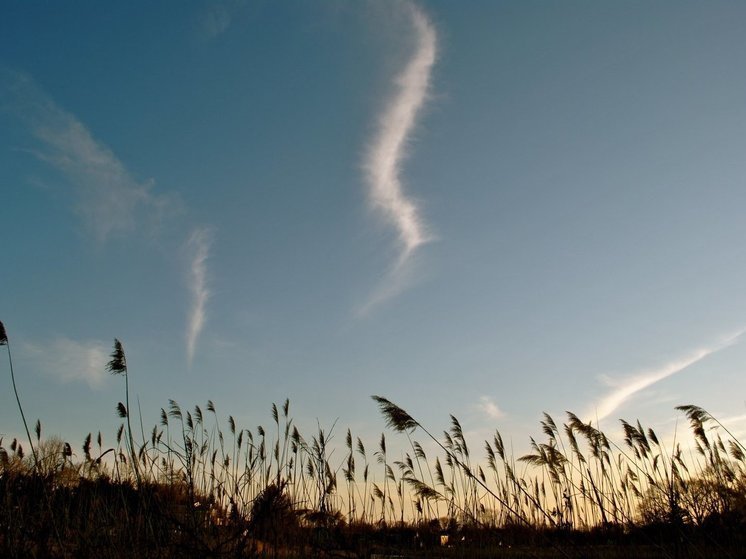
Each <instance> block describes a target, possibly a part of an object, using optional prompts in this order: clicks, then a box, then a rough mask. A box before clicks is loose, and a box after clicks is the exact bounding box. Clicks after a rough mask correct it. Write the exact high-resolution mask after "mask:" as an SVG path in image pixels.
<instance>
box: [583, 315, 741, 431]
mask: <svg viewBox="0 0 746 559" xmlns="http://www.w3.org/2000/svg"><path fill="white" fill-rule="evenodd" d="M744 332H746V329H743V330H739V331H738V332H736V333H735V334H732V335H731V336H728V337H726V338H724V339H722V340H720V341H719V342H718V343H716V344H714V345H712V346H710V347H705V348H700V349H697V350H695V351H693V352H692V353H690V354H689V355H686V356H684V357H681V358H679V359H675V360H673V361H671V362H669V363H666V364H665V365H663V366H662V367H659V368H657V369H654V370H652V371H646V372H644V373H642V374H639V375H635V376H633V377H630V378H627V379H623V380H621V381H619V383H618V386H617V387H616V389H615V390H613V391H612V392H611V393H609V394H607V395H606V396H605V397H604V398H603V399H602V400H601V401H600V402H599V403H598V405H597V406H596V410H594V411H595V414H594V413H592V412H591V413H589V414H588V417H596V418H597V420H598V421H601V420H602V419H605V418H607V417H609V416H610V415H611V414H612V413H614V411H615V410H616V409H617V408H619V407H620V406H621V405H622V404H624V403H625V402H627V401H628V400H629V399H630V398H631V397H632V396H634V395H635V394H636V393H637V392H639V391H641V390H644V389H645V388H647V387H648V386H651V385H653V384H655V383H656V382H659V381H661V380H663V379H665V378H668V377H670V376H672V375H675V374H676V373H679V372H681V371H683V370H684V369H686V368H688V367H690V366H692V365H694V364H695V363H697V362H699V361H702V359H704V358H705V357H707V356H709V355H712V354H713V353H717V352H718V351H720V350H722V349H725V348H726V347H728V346H731V345H733V344H734V343H736V341H737V340H738V338H739V337H741V335H743V334H744Z"/></svg>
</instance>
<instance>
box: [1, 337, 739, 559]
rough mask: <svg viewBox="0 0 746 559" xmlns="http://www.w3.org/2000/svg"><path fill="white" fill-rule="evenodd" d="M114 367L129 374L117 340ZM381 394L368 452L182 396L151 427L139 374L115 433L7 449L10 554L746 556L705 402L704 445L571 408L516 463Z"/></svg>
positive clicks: (698, 434)
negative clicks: (139, 410)
mask: <svg viewBox="0 0 746 559" xmlns="http://www.w3.org/2000/svg"><path fill="white" fill-rule="evenodd" d="M0 326H1V323H0ZM0 334H2V336H0V341H2V343H3V345H7V343H8V342H7V335H6V334H5V331H4V328H3V329H2V332H0ZM8 356H9V361H10V363H11V367H12V359H11V358H10V354H8ZM109 370H110V371H111V372H112V373H113V374H116V375H121V376H124V377H125V380H127V375H128V374H129V371H128V370H127V366H126V357H125V354H124V350H123V348H122V345H121V343H120V342H119V341H116V342H115V348H114V351H113V353H112V359H111V361H110V363H109ZM373 399H374V401H375V403H376V404H377V405H378V406H379V409H380V411H381V414H382V416H383V418H384V420H385V422H386V424H387V426H388V428H389V429H390V431H389V432H388V433H382V434H381V436H380V438H378V439H377V440H376V441H375V443H373V444H369V445H366V444H365V443H364V441H363V440H362V439H361V438H360V437H356V436H354V433H352V432H351V431H350V430H349V429H347V430H344V431H343V430H342V429H339V428H338V427H337V426H336V425H331V426H330V427H328V428H324V427H322V426H321V425H318V426H317V428H316V429H315V430H314V431H313V432H312V433H311V434H310V435H302V434H301V432H300V431H299V429H298V427H297V426H296V425H295V424H294V421H293V418H292V414H291V407H290V402H289V401H288V400H286V401H285V402H284V403H283V404H282V405H280V406H278V405H276V404H272V406H271V407H270V414H271V421H269V422H268V423H267V425H266V427H265V426H259V427H256V428H254V429H250V428H245V427H242V426H240V425H238V424H237V422H236V421H235V419H234V418H233V417H232V416H230V415H227V416H226V415H222V414H221V413H220V412H219V411H218V409H217V408H216V406H215V404H214V403H213V402H211V401H208V402H207V403H206V405H204V407H202V406H199V405H196V406H194V407H189V408H185V407H183V406H182V405H180V404H179V403H178V402H175V401H169V403H168V405H167V406H165V407H164V408H162V409H161V410H160V421H159V423H158V424H156V425H154V426H152V427H151V428H150V429H149V430H147V431H146V430H145V428H144V426H143V424H142V419H141V418H140V417H133V416H131V414H130V408H129V383H128V382H125V398H124V400H125V401H124V402H120V403H118V404H117V405H116V413H117V415H118V417H119V418H120V419H121V424H120V426H119V428H118V429H117V431H116V433H115V434H114V436H113V438H112V440H111V441H109V440H107V439H105V438H104V436H103V435H102V434H101V433H100V432H97V433H96V435H95V436H94V435H93V433H90V434H88V435H86V436H85V437H84V439H83V442H82V444H81V445H80V447H79V448H80V450H81V451H82V453H80V454H79V453H78V452H77V449H74V447H73V445H71V444H69V443H68V442H65V441H62V440H60V439H57V438H55V437H45V436H43V426H42V425H41V423H40V422H38V421H37V422H36V424H35V426H34V429H33V431H34V432H33V434H31V430H29V429H27V433H28V440H27V441H20V440H11V441H4V440H2V439H0V556H7V557H47V556H49V557H73V556H74V557H94V556H95V557H124V556H132V555H139V556H143V557H259V556H265V557H268V556H272V557H279V556H283V557H311V556H342V557H369V556H370V555H371V554H374V553H379V554H383V555H385V554H394V553H396V554H400V555H401V554H407V555H411V556H428V557H432V556H438V557H495V556H505V557H561V556H564V557H616V556H627V555H628V554H629V553H631V552H630V549H634V553H635V554H636V555H638V556H639V557H647V556H649V557H684V556H686V557H690V556H691V557H699V556H702V557H709V556H713V555H717V556H723V557H742V556H744V551H743V549H744V546H743V543H744V539H745V538H744V535H743V534H744V533H745V532H746V531H745V530H744V528H745V527H746V447H744V445H743V444H742V443H741V442H740V441H739V440H738V439H737V438H736V437H734V436H733V434H732V433H730V432H729V431H728V430H727V429H726V428H725V426H724V425H722V424H721V423H720V422H719V421H718V420H717V419H716V418H715V417H712V416H711V415H710V414H709V413H708V412H706V411H705V410H703V409H701V408H699V407H697V406H693V405H686V406H680V407H679V408H678V410H679V411H680V412H681V413H683V414H684V415H685V416H686V418H687V420H688V422H689V427H690V430H691V435H692V439H691V440H693V446H692V448H693V450H692V451H691V452H689V451H688V450H687V449H685V448H684V447H682V445H681V443H680V442H673V443H668V444H665V443H664V442H662V441H661V440H660V439H659V438H658V436H657V434H656V433H655V431H654V430H653V429H652V428H645V427H643V425H642V424H641V423H640V422H639V421H638V422H634V423H631V422H626V421H622V422H621V430H622V433H623V437H622V440H620V441H618V442H614V440H612V438H610V437H608V436H607V435H606V434H605V433H603V432H602V431H600V430H599V429H597V428H596V427H594V426H593V425H592V424H591V423H585V422H583V421H582V420H581V419H580V418H579V417H578V416H577V415H575V414H573V413H567V416H566V418H565V419H564V421H562V422H560V423H558V422H556V421H555V420H554V418H552V417H550V416H549V415H548V414H544V417H543V419H542V420H541V422H540V428H541V433H542V437H541V438H540V439H534V438H531V439H530V448H531V451H530V452H529V453H528V454H525V455H523V456H518V457H516V456H513V455H511V454H510V453H508V452H506V448H505V445H504V443H503V439H502V436H501V435H500V433H499V432H497V431H496V432H495V433H494V435H493V436H492V437H491V439H490V440H487V441H484V442H483V444H482V447H481V449H480V451H479V453H478V454H475V453H474V451H473V449H472V447H471V445H470V444H469V443H468V441H467V440H466V437H465V436H464V432H463V429H462V427H461V424H460V422H459V421H458V419H457V418H456V417H454V416H451V418H450V424H449V427H448V429H446V430H445V431H443V433H442V434H441V435H439V436H435V435H433V434H432V433H431V432H430V431H429V430H427V429H426V427H424V426H423V425H421V424H420V423H419V422H418V421H417V420H416V419H415V418H413V417H412V416H411V415H409V414H408V413H407V412H406V411H405V410H404V409H402V408H401V407H399V406H398V405H396V404H394V403H393V402H391V401H390V400H388V399H386V398H383V397H380V396H374V397H373ZM18 403H19V406H20V399H19V400H18ZM24 422H25V418H24ZM133 424H134V425H136V426H137V427H135V428H134V430H133ZM340 432H341V434H340ZM387 435H388V437H389V438H390V437H391V436H396V437H397V448H404V450H402V451H397V455H396V457H395V458H394V457H392V455H391V453H390V451H389V450H388V446H389V441H388V440H387ZM418 436H422V437H424V438H423V439H421V440H422V441H423V442H425V441H426V442H427V444H423V442H420V441H418V440H417V438H416V437H418ZM26 443H28V446H29V447H30V450H31V451H32V452H27V450H26V446H25V445H26ZM426 448H428V449H434V450H430V451H429V452H430V453H431V455H428V454H427V453H426V450H425V449H426ZM624 550H626V551H624ZM625 554H627V555H625Z"/></svg>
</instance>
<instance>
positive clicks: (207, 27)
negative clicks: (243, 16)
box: [202, 0, 246, 39]
mask: <svg viewBox="0 0 746 559" xmlns="http://www.w3.org/2000/svg"><path fill="white" fill-rule="evenodd" d="M245 4H246V2H245V0H222V1H213V2H211V3H210V4H209V5H208V10H207V12H205V14H204V17H203V18H202V30H203V31H204V33H205V35H207V37H208V38H210V39H212V38H215V37H217V36H219V35H222V34H223V33H225V32H226V31H227V30H228V28H229V27H230V26H231V24H232V23H233V18H234V16H235V14H236V13H237V12H238V11H239V10H240V9H241V8H243V7H244V5H245Z"/></svg>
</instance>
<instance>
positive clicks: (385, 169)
mask: <svg viewBox="0 0 746 559" xmlns="http://www.w3.org/2000/svg"><path fill="white" fill-rule="evenodd" d="M407 7H408V9H409V10H410V13H411V17H412V24H413V26H414V32H415V36H416V43H417V47H416V50H415V52H414V55H413V56H412V58H411V59H410V60H409V62H408V63H407V65H406V67H405V68H404V71H403V72H402V73H401V74H400V75H399V76H398V78H397V80H396V85H397V91H396V93H395V95H394V96H393V98H392V99H391V100H390V101H389V103H388V104H387V105H386V108H385V109H384V111H383V113H382V114H381V117H380V119H379V126H378V132H377V134H376V136H375V139H374V141H373V143H372V144H371V147H370V149H369V150H368V153H367V157H366V159H365V170H366V174H367V180H368V183H369V186H370V192H369V195H370V201H371V204H372V205H373V207H374V208H375V209H376V210H378V211H380V212H381V214H382V215H383V216H384V217H385V218H386V220H388V221H389V222H390V223H391V224H392V225H393V226H394V227H395V228H396V230H397V233H398V237H399V242H400V244H401V253H400V256H399V260H398V262H397V266H401V265H402V264H403V263H404V262H406V261H407V260H408V258H409V257H410V256H411V255H412V253H413V252H414V251H415V250H416V249H417V247H419V246H420V245H422V244H424V243H426V242H427V241H428V240H430V239H429V236H428V233H427V230H426V227H425V224H424V222H423V221H422V218H421V217H420V212H419V210H418V208H417V206H416V205H415V203H414V202H413V201H412V200H411V199H409V198H407V196H406V195H405V194H404V192H403V189H402V184H401V180H400V178H399V174H400V166H401V162H402V160H403V159H404V157H405V155H406V147H407V140H408V138H409V136H410V134H411V132H412V129H413V127H414V125H415V122H416V118H417V115H418V113H419V112H420V110H421V109H422V107H423V105H424V103H425V101H426V99H427V92H428V85H429V82H430V74H431V70H432V67H433V64H434V63H435V56H436V50H437V49H436V42H437V37H436V33H435V29H434V27H433V26H432V24H431V23H430V20H429V19H428V18H427V16H426V15H425V14H424V12H422V10H420V9H419V8H418V7H416V6H414V5H413V4H407Z"/></svg>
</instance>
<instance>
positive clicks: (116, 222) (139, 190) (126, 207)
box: [2, 71, 179, 242]
mask: <svg viewBox="0 0 746 559" xmlns="http://www.w3.org/2000/svg"><path fill="white" fill-rule="evenodd" d="M2 78H3V81H4V82H5V83H4V84H3V88H2V89H3V93H4V94H5V95H4V97H6V96H7V98H8V99H7V100H6V102H5V103H4V105H5V108H6V109H9V110H10V111H12V112H14V113H16V114H17V116H19V117H20V118H21V119H22V120H23V121H24V122H25V123H26V124H27V125H28V126H29V128H30V131H31V133H32V134H33V136H34V137H35V138H36V139H37V140H38V142H39V146H38V148H37V149H35V150H33V153H34V154H35V155H36V156H37V157H38V158H39V159H41V160H43V161H45V162H46V163H48V164H50V165H51V166H52V167H54V168H56V169H57V170H58V171H59V172H60V173H62V174H63V175H64V176H65V177H66V178H67V180H68V181H69V182H70V183H71V184H72V185H73V186H74V187H75V190H76V194H77V198H78V200H77V204H76V211H77V212H78V214H79V215H80V216H81V217H82V219H83V221H84V222H85V224H86V226H87V227H88V228H89V229H90V230H91V231H92V232H93V234H94V235H95V237H96V239H97V240H98V241H99V242H105V241H106V240H107V239H108V238H109V237H111V236H112V235H115V234H123V233H129V232H132V231H134V230H135V229H136V228H141V227H143V226H149V227H151V228H153V227H157V225H158V224H159V223H160V221H161V219H162V217H163V215H164V214H165V213H168V212H172V211H174V210H176V209H177V208H178V206H179V204H178V202H177V201H176V200H175V199H173V198H171V197H167V196H157V195H155V194H153V193H152V187H153V181H152V180H149V181H138V180H136V179H135V178H133V177H132V175H131V174H130V172H129V171H128V170H127V168H126V167H125V166H124V164H123V163H122V162H121V161H120V160H119V159H118V158H117V156H116V155H115V154H114V153H113V152H112V151H111V150H110V149H109V148H108V147H106V146H105V145H104V144H103V143H101V142H100V141H98V140H96V138H94V137H93V135H92V134H91V132H90V131H89V130H88V129H87V128H86V126H85V125H84V124H83V123H82V122H80V120H78V119H77V118H76V117H75V116H74V115H72V114H70V113H68V112H67V111H65V110H63V109H62V108H60V107H58V106H57V104H56V103H55V102H54V100H53V99H52V98H51V97H49V96H48V95H47V94H46V93H44V92H43V91H41V89H39V87H38V86H37V85H36V84H35V83H34V81H33V80H32V79H31V78H30V77H28V76H25V75H22V74H17V73H13V72H8V71H5V72H3V73H2Z"/></svg>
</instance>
